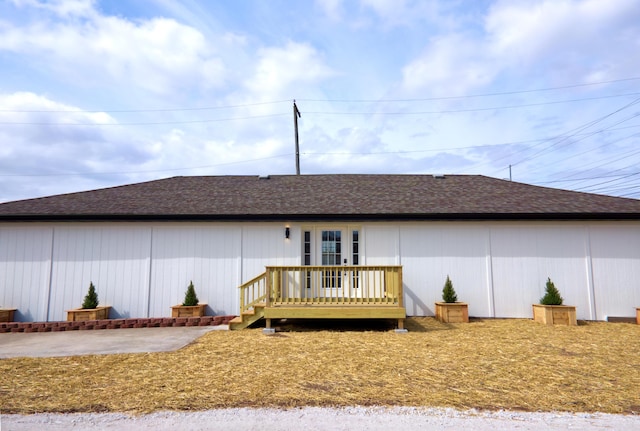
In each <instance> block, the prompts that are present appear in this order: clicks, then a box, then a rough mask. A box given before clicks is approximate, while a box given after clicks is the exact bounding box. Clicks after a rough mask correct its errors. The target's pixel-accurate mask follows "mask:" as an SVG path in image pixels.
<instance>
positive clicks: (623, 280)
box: [590, 222, 640, 320]
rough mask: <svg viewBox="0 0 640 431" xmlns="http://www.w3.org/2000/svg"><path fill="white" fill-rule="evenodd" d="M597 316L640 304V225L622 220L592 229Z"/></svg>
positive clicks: (603, 317) (622, 311) (622, 313)
mask: <svg viewBox="0 0 640 431" xmlns="http://www.w3.org/2000/svg"><path fill="white" fill-rule="evenodd" d="M590 233H591V235H590V237H591V257H592V262H593V265H592V266H593V284H594V290H595V303H596V310H597V316H596V317H595V318H596V319H597V320H606V319H607V317H608V316H616V317H618V316H633V315H634V312H635V307H640V229H638V228H637V225H635V228H634V225H633V224H629V223H623V222H619V223H617V224H610V225H607V226H601V225H596V224H594V225H593V226H592V227H591V229H590Z"/></svg>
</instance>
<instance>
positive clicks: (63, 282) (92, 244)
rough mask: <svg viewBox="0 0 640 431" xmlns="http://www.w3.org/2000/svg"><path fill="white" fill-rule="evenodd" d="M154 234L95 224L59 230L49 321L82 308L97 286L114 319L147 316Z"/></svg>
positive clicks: (55, 243) (140, 228)
mask: <svg viewBox="0 0 640 431" xmlns="http://www.w3.org/2000/svg"><path fill="white" fill-rule="evenodd" d="M150 239H151V229H150V228H149V227H142V226H136V225H133V226H132V225H113V224H111V225H107V224H90V225H81V226H74V225H69V226H63V225H59V226H56V227H55V231H54V246H53V268H52V271H51V304H50V311H49V320H65V319H66V314H65V311H66V310H68V309H71V308H78V307H80V306H81V305H82V301H83V299H84V296H85V295H86V293H87V290H88V288H89V284H90V283H91V282H93V284H94V286H95V287H96V292H97V293H98V298H99V300H100V304H101V305H111V306H112V307H113V308H112V309H111V316H112V317H121V318H126V317H145V316H146V311H147V287H146V286H148V285H149V252H150V249H149V244H150Z"/></svg>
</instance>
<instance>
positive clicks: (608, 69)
mask: <svg viewBox="0 0 640 431" xmlns="http://www.w3.org/2000/svg"><path fill="white" fill-rule="evenodd" d="M639 20H640V8H638V7H637V2H634V1H633V0H619V1H607V2H603V1H599V0H587V1H577V0H564V1H556V0H553V1H550V0H546V1H542V2H529V1H517V2H514V1H501V2H497V3H495V4H494V5H493V6H492V7H491V8H490V9H489V11H488V12H487V15H486V17H485V20H484V26H483V28H481V30H483V32H484V33H482V34H481V35H480V37H478V34H477V30H474V29H468V30H466V31H457V32H452V33H448V34H445V35H441V36H436V37H434V38H432V39H430V41H429V43H428V44H427V46H426V47H425V50H424V52H423V53H422V55H420V56H419V57H417V58H415V59H414V60H412V61H411V62H409V63H408V64H407V65H406V66H405V67H404V68H403V82H402V87H403V89H404V90H405V91H407V92H414V91H425V92H427V93H428V94H432V95H462V94H468V93H469V92H470V91H472V90H474V89H478V88H483V87H487V86H489V85H490V84H492V83H493V82H494V80H495V78H496V77H497V76H499V75H500V74H501V73H505V71H508V72H509V73H510V74H512V76H517V77H519V78H520V79H522V78H532V77H535V78H534V79H536V80H540V79H541V80H542V82H546V83H547V84H548V85H555V84H558V83H562V84H564V83H575V82H577V83H580V82H585V81H589V80H598V79H599V80H606V79H615V78H620V77H627V76H634V75H635V74H637V70H639V69H640V57H638V56H634V55H629V52H628V50H629V46H630V45H631V46H633V45H635V46H636V47H638V49H640V27H638V26H637V22H639ZM605 35H606V37H604V36H605ZM542 74H544V75H542Z"/></svg>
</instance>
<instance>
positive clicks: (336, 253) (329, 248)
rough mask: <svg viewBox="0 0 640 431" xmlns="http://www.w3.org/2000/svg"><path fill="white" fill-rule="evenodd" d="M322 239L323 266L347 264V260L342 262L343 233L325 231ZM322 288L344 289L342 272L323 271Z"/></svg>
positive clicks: (322, 233) (339, 231)
mask: <svg viewBox="0 0 640 431" xmlns="http://www.w3.org/2000/svg"><path fill="white" fill-rule="evenodd" d="M321 238H322V239H321V241H322V242H321V259H322V266H329V265H330V266H335V265H342V264H343V263H344V264H346V263H347V262H346V259H345V261H344V262H343V261H342V231H341V230H323V231H322V232H321ZM322 287H324V288H326V287H342V271H339V270H338V271H336V270H327V271H323V272H322Z"/></svg>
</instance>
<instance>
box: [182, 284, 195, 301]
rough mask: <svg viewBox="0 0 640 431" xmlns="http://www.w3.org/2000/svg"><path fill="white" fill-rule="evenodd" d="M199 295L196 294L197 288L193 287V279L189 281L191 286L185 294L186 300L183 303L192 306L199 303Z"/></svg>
mask: <svg viewBox="0 0 640 431" xmlns="http://www.w3.org/2000/svg"><path fill="white" fill-rule="evenodd" d="M198 302H199V300H198V296H197V295H196V289H195V288H194V287H193V281H191V282H190V283H189V287H187V291H186V292H185V294H184V302H183V303H182V305H185V306H189V307H192V306H194V305H198Z"/></svg>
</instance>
